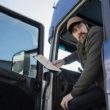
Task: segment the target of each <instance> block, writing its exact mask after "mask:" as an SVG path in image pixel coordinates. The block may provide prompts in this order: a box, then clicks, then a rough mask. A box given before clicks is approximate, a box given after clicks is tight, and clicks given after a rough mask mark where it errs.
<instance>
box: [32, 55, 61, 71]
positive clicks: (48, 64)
mask: <svg viewBox="0 0 110 110" xmlns="http://www.w3.org/2000/svg"><path fill="white" fill-rule="evenodd" d="M33 57H34V58H35V59H36V60H37V61H38V62H40V63H41V64H42V65H43V66H44V67H46V68H47V69H49V70H52V71H56V72H61V69H59V68H58V67H56V66H54V65H53V64H52V63H51V62H50V61H49V60H47V59H46V58H45V57H44V56H42V55H35V56H33Z"/></svg>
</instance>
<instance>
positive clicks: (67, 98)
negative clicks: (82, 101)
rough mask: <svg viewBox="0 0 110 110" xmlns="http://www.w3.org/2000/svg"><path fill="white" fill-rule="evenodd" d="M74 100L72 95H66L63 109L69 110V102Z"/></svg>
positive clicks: (62, 103)
mask: <svg viewBox="0 0 110 110" xmlns="http://www.w3.org/2000/svg"><path fill="white" fill-rule="evenodd" d="M72 99H73V97H72V95H71V94H68V95H66V96H65V97H63V99H62V102H61V107H62V108H63V109H64V110H67V109H68V102H69V101H70V100H72Z"/></svg>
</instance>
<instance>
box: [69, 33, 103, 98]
mask: <svg viewBox="0 0 110 110" xmlns="http://www.w3.org/2000/svg"><path fill="white" fill-rule="evenodd" d="M102 41H103V32H102V31H98V32H96V33H94V34H93V35H92V37H90V39H89V41H88V47H89V50H88V53H87V60H86V63H85V65H84V70H83V72H82V74H81V76H80V77H79V79H78V81H77V82H76V84H75V85H74V87H73V90H72V92H71V95H72V96H73V97H74V96H77V95H80V94H81V93H83V92H84V91H85V90H86V89H87V88H88V87H89V86H90V85H92V84H93V83H94V82H95V81H96V80H97V77H98V75H99V70H100V69H101V66H102V64H101V47H102Z"/></svg>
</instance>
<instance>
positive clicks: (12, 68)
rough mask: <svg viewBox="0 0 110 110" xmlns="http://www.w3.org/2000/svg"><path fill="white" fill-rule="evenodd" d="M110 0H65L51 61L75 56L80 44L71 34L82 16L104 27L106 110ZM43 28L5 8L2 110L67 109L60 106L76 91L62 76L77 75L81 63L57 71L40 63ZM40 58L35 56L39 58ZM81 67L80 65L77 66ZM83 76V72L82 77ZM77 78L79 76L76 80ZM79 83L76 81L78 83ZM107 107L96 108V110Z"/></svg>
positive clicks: (0, 24) (54, 27) (0, 39)
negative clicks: (70, 28)
mask: <svg viewBox="0 0 110 110" xmlns="http://www.w3.org/2000/svg"><path fill="white" fill-rule="evenodd" d="M109 11H110V0H59V2H58V3H57V4H56V5H55V6H54V12H53V16H52V20H51V26H50V29H49V39H48V41H49V43H50V53H49V59H48V60H49V61H50V62H52V61H54V60H56V59H60V58H61V57H62V55H61V54H60V51H62V53H64V54H65V53H68V54H71V53H72V52H74V51H75V50H76V44H77V42H76V41H75V40H73V38H72V36H71V34H70V33H69V32H68V31H67V28H66V25H67V21H68V19H69V18H70V17H72V16H79V17H81V18H83V19H84V20H86V21H87V22H88V23H90V24H92V25H96V26H101V27H103V30H104V31H103V34H104V41H103V44H102V53H101V54H102V64H103V73H104V92H105V97H106V109H107V110H110V85H109V83H110V80H109V78H110V74H109V73H110V60H109V59H110V51H109V46H110V22H109V20H110V13H109ZM43 48H44V26H43V24H41V23H39V22H37V21H35V20H33V19H31V18H28V17H26V16H23V15H21V14H20V13H17V12H14V11H13V10H10V9H8V8H6V7H4V6H0V109H1V110H62V108H61V106H60V103H61V100H62V98H63V96H65V95H66V94H67V93H69V92H70V91H71V89H72V86H73V85H74V84H73V85H69V84H68V83H67V82H66V81H65V80H64V79H62V78H61V77H60V74H61V72H68V73H70V74H72V72H73V71H75V70H74V66H75V65H76V62H73V64H72V65H68V66H70V67H69V68H68V69H67V68H65V67H62V68H61V71H55V70H52V69H51V68H48V67H47V68H46V67H45V65H43V64H42V63H41V62H39V61H38V60H36V59H35V56H36V55H44V50H43ZM33 56H34V57H33ZM74 64H75V65H74ZM78 74H80V72H79V73H78ZM75 78H76V77H74V80H75V81H76V79H75ZM74 83H75V82H74ZM96 109H97V110H102V109H105V107H104V108H94V110H96Z"/></svg>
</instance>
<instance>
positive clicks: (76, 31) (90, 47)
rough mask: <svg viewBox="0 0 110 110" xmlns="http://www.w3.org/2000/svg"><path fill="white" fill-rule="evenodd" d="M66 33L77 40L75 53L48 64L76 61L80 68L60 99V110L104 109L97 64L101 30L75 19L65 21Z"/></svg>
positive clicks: (99, 64) (59, 64)
mask: <svg viewBox="0 0 110 110" xmlns="http://www.w3.org/2000/svg"><path fill="white" fill-rule="evenodd" d="M67 30H68V31H69V32H70V33H71V34H72V36H73V37H74V38H76V40H77V41H78V46H77V51H76V52H74V53H72V54H71V55H69V56H68V57H66V58H64V59H62V60H56V61H53V62H52V63H53V64H54V65H55V66H57V67H61V66H62V65H65V64H68V63H71V62H72V61H75V60H76V59H79V60H80V62H81V64H82V66H83V68H84V69H83V71H82V73H81V75H80V77H79V78H78V80H77V82H76V83H75V85H74V87H73V89H72V91H71V93H69V94H68V95H66V96H65V97H63V99H62V102H61V106H62V108H63V109H64V110H67V109H69V110H86V109H87V110H88V109H91V108H96V107H101V106H104V105H105V97H104V90H103V73H102V63H101V47H102V42H103V30H102V28H101V27H98V26H91V27H90V26H89V25H88V24H87V22H86V21H85V20H83V19H82V18H80V17H77V16H76V17H72V18H70V19H69V21H68V22H67ZM70 77H71V76H70Z"/></svg>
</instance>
